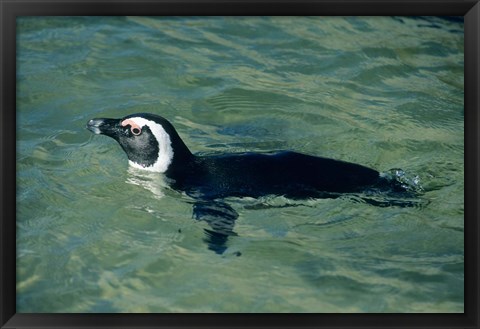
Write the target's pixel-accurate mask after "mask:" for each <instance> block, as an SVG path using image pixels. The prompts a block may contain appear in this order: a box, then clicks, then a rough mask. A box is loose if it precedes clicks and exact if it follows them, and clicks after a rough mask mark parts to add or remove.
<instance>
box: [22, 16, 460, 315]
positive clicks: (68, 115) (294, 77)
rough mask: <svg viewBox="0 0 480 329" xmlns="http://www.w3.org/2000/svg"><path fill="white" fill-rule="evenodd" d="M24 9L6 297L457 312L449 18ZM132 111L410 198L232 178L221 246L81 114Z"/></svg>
mask: <svg viewBox="0 0 480 329" xmlns="http://www.w3.org/2000/svg"><path fill="white" fill-rule="evenodd" d="M17 28H18V30H17V33H18V34H17V125H18V126H17V305H16V306H17V312H19V313H24V312H463V310H464V303H463V298H464V248H463V245H464V220H463V214H464V197H463V191H464V169H463V168H464V163H463V156H464V151H463V149H464V138H463V131H464V124H463V120H464V103H463V96H464V93H463V87H464V84H463V69H464V61H463V41H464V37H463V23H462V21H461V20H460V21H459V20H447V19H442V18H435V17H429V18H413V17H363V18H354V17H350V18H346V17H345V18H344V17H312V18H307V17H282V18H279V17H270V18H238V17H231V18H220V17H217V18H154V17H127V18H122V17H90V18H82V17H76V18H64V17H29V18H27V17H24V18H19V19H18V21H17ZM136 112H152V113H157V114H160V115H162V116H164V117H166V118H168V119H169V120H170V121H171V122H172V123H173V124H174V125H175V127H176V128H177V130H178V132H179V134H180V135H181V137H182V138H183V139H184V141H185V143H186V144H187V145H188V146H189V148H190V149H191V150H192V151H193V152H195V153H202V154H207V153H218V152H220V153H221V152H237V151H238V152H243V151H269V150H286V149H288V150H295V151H299V152H304V153H309V154H314V155H319V156H325V157H331V158H335V159H341V160H345V161H351V162H355V163H360V164H363V165H366V166H369V167H372V168H376V169H377V170H379V171H381V172H383V173H385V174H386V175H393V176H396V177H397V179H399V180H401V181H402V182H403V183H405V184H406V185H407V186H410V187H412V188H415V189H418V190H421V193H422V194H421V196H420V197H419V200H421V202H420V203H419V204H420V206H414V207H395V206H393V207H376V206H373V205H370V204H367V203H365V202H361V200H359V199H358V198H356V197H355V196H346V197H343V198H338V199H320V200H303V201H296V202H293V201H291V200H287V199H284V198H281V197H277V198H272V197H265V198H262V199H259V200H255V199H248V198H245V199H235V198H230V199H228V200H227V202H228V204H229V205H231V206H232V207H233V208H234V209H235V210H236V211H237V212H238V213H239V215H240V217H239V219H238V220H237V222H236V226H235V232H236V233H237V234H238V236H236V237H233V238H231V239H230V240H229V242H228V249H227V250H226V251H225V253H224V254H223V255H217V254H215V253H214V252H212V251H210V250H208V248H207V247H206V244H205V242H204V241H203V239H204V232H203V229H204V228H206V227H207V225H206V223H204V222H198V221H195V220H194V219H192V200H191V199H190V198H188V197H187V196H185V195H182V194H181V193H179V192H176V191H174V190H171V189H169V188H168V184H166V183H165V182H163V181H162V179H161V177H159V175H152V174H145V173H141V172H138V171H135V170H133V169H131V168H129V167H128V163H127V159H126V157H125V154H124V153H123V151H122V150H121V149H120V147H119V146H118V144H117V143H116V142H115V141H113V140H112V139H110V138H108V137H105V136H94V135H93V134H91V133H90V132H89V131H87V130H86V129H85V124H86V122H87V121H88V120H89V119H91V118H94V117H117V118H118V117H123V116H125V115H127V114H131V113H136ZM397 169H399V170H397ZM400 169H401V170H400Z"/></svg>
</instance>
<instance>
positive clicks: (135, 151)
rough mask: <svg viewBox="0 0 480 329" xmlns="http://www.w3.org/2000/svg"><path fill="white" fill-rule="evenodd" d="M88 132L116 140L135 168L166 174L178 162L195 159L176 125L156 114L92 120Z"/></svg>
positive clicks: (88, 125)
mask: <svg viewBox="0 0 480 329" xmlns="http://www.w3.org/2000/svg"><path fill="white" fill-rule="evenodd" d="M87 129H88V130H90V131H91V132H93V133H94V134H102V135H106V136H109V137H111V138H113V139H115V140H116V141H117V142H118V143H119V144H120V146H121V147H122V149H123V150H124V151H125V153H126V154H127V157H128V160H129V163H130V165H131V166H133V167H135V168H139V169H144V170H149V171H154V172H161V173H164V172H166V171H167V170H168V169H169V168H171V167H172V166H174V165H175V164H174V162H184V161H187V160H188V158H189V157H191V156H192V154H191V153H190V151H189V150H188V148H187V146H186V145H185V144H184V143H183V141H182V140H181V138H180V136H179V135H178V133H177V132H176V130H175V128H174V127H173V126H172V124H171V123H170V122H168V121H167V120H166V119H165V118H163V117H161V116H158V115H155V114H149V113H137V114H131V115H128V116H126V117H123V118H121V119H109V118H97V119H92V120H90V121H88V123H87Z"/></svg>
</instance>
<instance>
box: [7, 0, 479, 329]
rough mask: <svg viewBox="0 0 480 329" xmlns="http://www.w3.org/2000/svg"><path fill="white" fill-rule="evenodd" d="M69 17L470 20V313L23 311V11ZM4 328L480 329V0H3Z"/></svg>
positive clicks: (467, 284) (467, 41)
mask: <svg viewBox="0 0 480 329" xmlns="http://www.w3.org/2000/svg"><path fill="white" fill-rule="evenodd" d="M55 15H62V16H69V15H73V16H75V15H87V16H89V15H302V16H303V15H362V16H363V15H365V16H376V15H415V16H417V15H435V16H437V15H440V16H442V15H448V16H464V19H465V20H464V22H465V25H464V26H465V312H464V313H463V314H17V313H16V310H15V303H16V296H15V291H16V287H15V284H16V273H15V271H16V265H15V264H16V263H15V259H16V253H15V251H16V235H15V214H16V193H15V182H16V181H15V177H16V175H15V170H16V163H15V158H16V156H15V155H16V148H15V141H16V113H15V102H16V96H15V88H16V66H15V61H16V48H15V47H16V29H15V26H16V17H17V16H55ZM0 16H1V18H0V21H1V26H0V29H1V31H0V32H1V46H0V47H1V52H0V54H1V58H0V60H1V88H0V99H1V110H0V133H1V137H0V140H1V143H0V145H1V146H0V147H1V150H0V152H1V161H0V186H1V192H0V209H1V223H0V224H1V225H0V230H1V231H0V246H1V250H0V262H1V265H0V289H1V290H0V295H1V298H0V325H1V328H40V327H43V328H54V327H55V328H56V327H61V328H90V327H99V328H100V327H101V328H103V327H110V328H117V327H118V328H140V327H141V328H169V327H181V328H200V327H203V328H207V327H208V328H230V327H235V328H244V327H245V328H246V327H252V328H254V327H257V328H261V327H262V328H263V327H278V328H297V327H298V328H300V327H322V328H329V327H331V328H342V327H343V328H346V327H349V328H350V327H368V328H370V327H371V328H373V327H382V328H389V327H402V328H407V327H411V328H423V327H429V328H434V327H438V328H440V327H445V328H460V327H461V328H478V327H479V314H478V309H479V304H478V300H479V291H480V290H479V284H478V281H479V273H478V264H479V263H480V259H479V253H478V251H479V250H480V243H479V241H480V240H479V226H478V219H479V218H480V214H479V211H478V209H479V208H478V202H479V200H480V198H479V193H478V192H479V175H478V171H479V160H480V152H479V140H480V133H479V127H480V120H479V119H480V116H479V114H478V112H479V110H480V102H479V99H480V84H479V77H480V66H479V59H480V44H479V41H480V35H479V34H480V33H479V32H480V19H479V18H480V4H479V3H478V1H471V0H466V1H461V0H447V1H439V0H420V1H409V0H406V1H405V0H404V1H371V0H370V1H363V0H349V1H344V0H330V1H321V0H310V1H306V0H299V1H294V0H288V1H266V0H262V1H250V0H244V1H235V0H224V1H219V0H217V1H213V0H196V1H195V0H177V1H175V0H168V1H155V0H150V1H134V0H123V1H106V0H100V1H79V0H73V1H69V0H60V1H55V0H37V1H35V0H32V1H10V0H0Z"/></svg>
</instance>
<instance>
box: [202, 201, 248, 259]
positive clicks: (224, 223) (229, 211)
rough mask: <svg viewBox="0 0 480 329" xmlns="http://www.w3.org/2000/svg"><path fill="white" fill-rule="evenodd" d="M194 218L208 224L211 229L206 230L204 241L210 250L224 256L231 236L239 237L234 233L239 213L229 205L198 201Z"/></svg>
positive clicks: (218, 202)
mask: <svg viewBox="0 0 480 329" xmlns="http://www.w3.org/2000/svg"><path fill="white" fill-rule="evenodd" d="M193 218H195V219H196V220H202V221H205V222H207V224H208V225H209V226H210V228H209V229H204V231H205V235H206V236H205V239H204V241H205V242H206V243H207V245H208V249H210V250H212V251H214V252H215V253H217V254H223V253H224V252H225V250H226V249H227V245H226V244H227V240H228V237H229V236H235V235H237V234H236V233H235V232H234V231H233V227H234V226H235V220H236V219H237V218H238V213H237V212H236V211H235V210H234V209H233V208H232V207H230V206H229V205H228V204H226V203H224V202H220V201H196V202H195V203H194V205H193Z"/></svg>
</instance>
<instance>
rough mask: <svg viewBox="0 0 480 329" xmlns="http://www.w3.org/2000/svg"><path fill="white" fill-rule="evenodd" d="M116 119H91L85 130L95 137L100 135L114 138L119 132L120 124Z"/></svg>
mask: <svg viewBox="0 0 480 329" xmlns="http://www.w3.org/2000/svg"><path fill="white" fill-rule="evenodd" d="M119 123H120V122H119V120H117V119H104V118H101V119H92V120H90V121H88V123H87V129H88V130H90V131H91V132H93V133H94V134H96V135H99V134H102V135H107V136H110V137H115V136H117V135H118V133H119V132H120V124H119Z"/></svg>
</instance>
